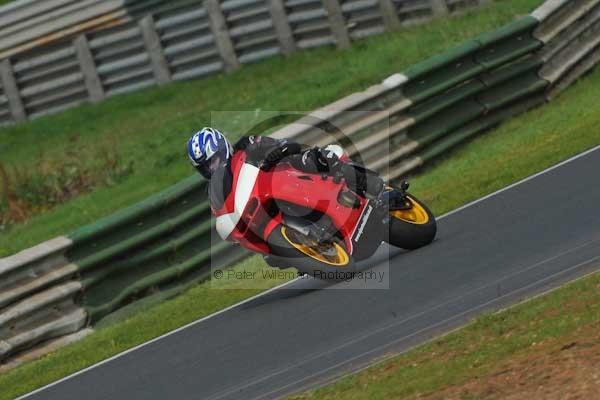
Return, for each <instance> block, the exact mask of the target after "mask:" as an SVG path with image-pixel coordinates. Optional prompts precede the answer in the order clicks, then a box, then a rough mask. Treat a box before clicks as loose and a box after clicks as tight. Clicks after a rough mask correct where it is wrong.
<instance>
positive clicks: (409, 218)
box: [390, 196, 429, 225]
mask: <svg viewBox="0 0 600 400" xmlns="http://www.w3.org/2000/svg"><path fill="white" fill-rule="evenodd" d="M406 199H407V200H408V201H409V202H410V205H411V207H410V208H409V209H407V210H395V211H390V215H391V216H392V217H394V218H398V219H399V220H402V221H404V222H408V223H409V224H414V225H425V224H426V223H427V222H429V214H428V213H427V211H426V210H425V209H424V208H423V206H421V205H420V204H419V203H417V202H416V201H415V200H414V199H413V198H411V197H410V196H406Z"/></svg>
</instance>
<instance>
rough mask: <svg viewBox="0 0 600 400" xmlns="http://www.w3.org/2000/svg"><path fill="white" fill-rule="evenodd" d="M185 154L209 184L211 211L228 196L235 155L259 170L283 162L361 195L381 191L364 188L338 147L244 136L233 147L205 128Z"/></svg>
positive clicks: (189, 142)
mask: <svg viewBox="0 0 600 400" xmlns="http://www.w3.org/2000/svg"><path fill="white" fill-rule="evenodd" d="M187 151H188V156H189V158H190V161H191V163H192V165H193V166H194V168H195V169H196V170H197V171H198V172H199V173H200V174H201V175H202V176H203V177H205V178H206V179H208V180H209V181H210V184H209V189H208V192H209V198H210V202H211V205H212V206H213V207H214V209H220V208H221V207H222V206H223V204H224V202H225V199H226V198H227V196H228V195H229V193H230V192H231V189H232V187H231V186H232V183H233V175H232V171H231V159H232V158H233V155H234V153H235V152H238V151H243V152H245V153H246V162H247V163H250V164H252V165H255V166H256V167H260V168H261V169H262V170H269V169H271V168H273V167H274V166H275V165H277V164H278V163H279V162H281V161H283V160H284V159H285V161H288V162H289V163H290V164H291V165H292V166H293V167H294V168H296V169H298V170H300V171H304V172H307V173H322V174H325V175H328V176H334V177H336V179H340V178H341V177H344V178H345V179H346V180H347V181H350V182H354V185H353V186H354V188H353V190H355V191H356V192H357V193H359V194H361V195H364V194H365V192H371V191H377V190H379V189H380V188H379V186H380V184H379V183H376V186H377V187H376V188H375V189H373V188H367V186H371V185H367V183H368V182H367V179H366V175H365V176H361V175H363V174H357V173H356V168H354V167H350V165H349V164H347V162H346V161H347V160H348V158H347V156H346V155H344V152H343V149H342V148H341V147H340V146H338V145H329V146H327V147H325V148H319V147H309V146H306V145H301V144H299V143H296V142H293V141H289V140H287V139H274V138H271V137H268V136H244V137H242V138H241V139H240V140H238V141H237V142H236V143H235V144H234V145H233V146H232V145H231V143H230V142H229V141H228V140H227V138H226V137H225V135H223V134H222V133H221V132H219V131H218V130H217V129H215V128H211V127H205V128H202V130H200V131H199V132H197V133H195V134H194V135H193V136H192V137H191V138H190V139H189V140H188V143H187ZM361 192H362V193H361Z"/></svg>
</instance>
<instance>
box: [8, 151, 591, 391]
mask: <svg viewBox="0 0 600 400" xmlns="http://www.w3.org/2000/svg"><path fill="white" fill-rule="evenodd" d="M598 150H600V145H598V146H596V147H593V148H591V149H588V150H586V151H584V152H583V153H579V154H576V155H574V156H573V157H571V158H568V159H566V160H564V161H561V162H559V163H558V164H555V165H552V166H551V167H548V168H546V169H544V170H542V171H540V172H537V173H535V174H533V175H531V176H528V177H526V178H523V179H521V180H520V181H517V182H515V183H513V184H510V185H508V186H506V187H504V188H502V189H499V190H497V191H495V192H492V193H490V194H488V195H485V196H483V197H480V198H479V199H477V200H473V201H471V202H469V203H467V204H465V205H463V206H460V207H458V208H456V209H454V210H452V211H449V212H447V213H446V214H444V215H441V216H440V217H438V218H436V220H438V221H439V220H441V219H444V218H446V217H448V216H450V215H453V214H456V213H458V212H459V211H462V210H464V209H465V208H468V207H471V206H473V205H475V204H477V203H480V202H482V201H485V200H487V199H489V198H490V197H493V196H496V195H498V194H500V193H502V192H505V191H507V190H510V189H512V188H514V187H516V186H518V185H521V184H523V183H525V182H528V181H530V180H532V179H535V178H537V177H538V176H540V175H544V174H546V173H548V172H550V171H553V170H555V169H557V168H560V167H562V166H563V165H565V164H568V163H571V162H573V161H575V160H577V159H579V158H582V157H585V156H587V155H588V154H590V153H593V152H595V151H598ZM299 279H300V278H295V279H293V280H291V281H288V282H286V283H284V284H282V285H279V286H275V287H273V288H271V289H269V290H266V291H264V292H262V293H258V294H257V295H255V296H252V297H249V298H247V299H245V300H242V301H240V302H239V303H236V304H232V305H230V306H228V307H226V308H224V309H222V310H219V311H217V312H215V313H213V314H210V315H207V316H205V317H202V318H200V319H198V320H196V321H192V322H190V323H188V324H186V325H184V326H182V327H179V328H177V329H175V330H172V331H170V332H167V333H164V334H162V335H161V336H158V337H155V338H154V339H151V340H149V341H147V342H144V343H141V344H139V345H137V346H135V347H132V348H130V349H127V350H125V351H123V352H121V353H118V354H115V355H114V356H112V357H109V358H107V359H106V360H102V361H100V362H98V363H96V364H93V365H90V366H89V367H86V368H84V369H82V370H80V371H77V372H74V373H72V374H71V375H68V376H66V377H64V378H61V379H59V380H57V381H55V382H52V383H49V384H47V385H45V386H42V387H41V388H38V389H36V390H34V391H32V392H29V393H27V394H24V395H23V396H20V397H17V398H16V399H15V400H23V399H25V398H27V397H29V396H33V395H34V394H37V393H40V392H42V391H44V390H46V389H49V388H51V387H53V386H56V385H58V384H60V383H62V382H64V381H67V380H69V379H71V378H74V377H76V376H78V375H81V374H83V373H85V372H87V371H90V370H92V369H94V368H96V367H99V366H101V365H104V364H106V363H108V362H110V361H112V360H115V359H117V358H119V357H122V356H124V355H126V354H129V353H131V352H134V351H136V350H138V349H140V348H142V347H144V346H146V345H149V344H151V343H154V342H157V341H159V340H162V339H164V338H166V337H167V336H170V335H173V334H175V333H178V332H180V331H182V330H184V329H187V328H189V327H191V326H193V325H196V324H199V323H201V322H204V321H206V320H207V319H210V318H212V317H215V316H217V315H220V314H223V313H226V312H227V311H230V310H232V309H234V308H236V307H239V306H241V305H243V304H245V303H248V302H250V301H252V300H255V299H257V298H259V297H261V296H265V295H267V294H268V293H271V292H274V291H276V290H278V289H282V288H283V287H284V286H287V285H290V284H292V283H293V282H296V281H297V280H299Z"/></svg>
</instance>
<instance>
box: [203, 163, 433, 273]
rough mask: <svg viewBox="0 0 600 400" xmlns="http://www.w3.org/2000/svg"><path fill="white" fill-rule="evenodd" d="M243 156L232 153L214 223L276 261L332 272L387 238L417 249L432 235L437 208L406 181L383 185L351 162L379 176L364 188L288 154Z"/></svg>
mask: <svg viewBox="0 0 600 400" xmlns="http://www.w3.org/2000/svg"><path fill="white" fill-rule="evenodd" d="M246 161H247V160H246V154H245V153H244V152H238V153H236V154H235V155H234V157H233V159H232V162H231V170H232V174H233V183H232V188H233V189H232V191H231V193H230V194H229V195H228V197H227V198H226V199H225V202H224V205H223V207H222V208H221V209H219V210H213V212H214V213H215V215H216V229H217V232H218V233H219V235H220V236H221V237H222V238H223V239H227V240H231V241H235V242H238V243H239V244H241V245H242V246H243V247H245V248H247V249H249V250H251V251H253V252H258V253H261V254H263V255H264V256H265V260H266V261H267V263H268V264H269V265H271V266H274V267H278V268H288V267H294V268H297V269H298V270H299V271H300V272H302V273H308V274H311V275H313V276H318V277H322V276H329V275H330V274H331V273H335V272H336V271H344V272H346V271H354V270H355V262H356V261H359V260H363V259H366V258H368V257H369V256H371V255H372V254H373V253H374V252H375V251H376V250H377V248H378V247H379V246H380V244H381V243H382V242H384V241H385V242H388V243H390V244H392V245H394V246H397V247H401V248H404V249H416V248H419V247H422V246H425V245H427V244H429V243H431V242H432V241H433V239H434V237H435V234H436V221H435V218H434V216H433V214H432V213H431V212H430V211H429V209H428V208H427V207H426V206H425V205H424V204H423V203H421V202H420V201H419V200H417V199H416V198H415V197H414V196H413V195H410V194H408V193H407V189H408V184H406V183H403V184H402V185H401V186H400V187H393V186H390V185H384V184H383V181H381V178H379V177H378V176H377V175H376V174H375V173H374V172H372V171H369V170H367V169H365V168H363V167H362V166H360V165H358V164H354V163H352V162H346V165H347V166H350V167H351V168H352V169H354V170H355V171H356V173H357V176H358V174H363V176H365V174H366V176H367V178H368V179H371V181H374V182H377V180H379V182H381V190H380V191H379V193H377V194H376V195H373V194H371V195H367V194H366V193H363V195H359V194H357V190H356V187H352V186H353V183H352V182H351V181H352V180H351V179H348V178H347V177H346V178H341V177H340V176H327V175H321V174H318V173H315V174H311V173H306V172H302V171H300V170H297V169H295V168H293V167H292V166H291V165H289V164H288V163H286V162H281V163H279V164H278V165H277V166H275V167H274V168H272V169H270V170H264V169H261V168H260V166H256V165H252V164H251V163H248V162H246ZM346 169H348V167H346ZM346 175H347V174H346ZM353 189H354V190H353ZM358 193H360V191H358Z"/></svg>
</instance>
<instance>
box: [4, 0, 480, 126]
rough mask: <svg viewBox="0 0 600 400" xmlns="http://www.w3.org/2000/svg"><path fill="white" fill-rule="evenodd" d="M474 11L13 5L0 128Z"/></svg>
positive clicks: (289, 1) (63, 0)
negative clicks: (82, 105)
mask: <svg viewBox="0 0 600 400" xmlns="http://www.w3.org/2000/svg"><path fill="white" fill-rule="evenodd" d="M483 1H484V0H475V1H469V2H460V1H459V2H456V1H452V0H447V1H446V0H397V1H392V0H351V1H350V0H341V1H340V0H225V1H222V0H204V1H202V0H180V1H177V2H172V1H167V0H152V1H150V0H103V1H100V0H85V1H74V0H47V1H30V0H22V1H17V2H15V3H11V4H9V5H7V6H5V7H3V8H0V60H1V61H0V76H1V77H2V79H1V82H0V87H1V89H0V125H3V124H10V123H16V122H22V121H25V120H27V119H33V118H37V117H40V116H43V115H48V114H53V113H56V112H60V111H62V110H65V109H68V108H71V107H74V106H77V105H80V104H82V103H84V102H93V103H94V102H98V101H101V100H103V99H104V98H106V97H109V96H113V95H116V94H120V93H127V92H133V91H136V90H140V89H143V88H146V87H149V86H153V85H162V84H165V83H167V82H170V81H172V80H175V81H178V80H185V79H197V78H201V77H205V76H209V75H212V74H216V73H219V72H228V71H233V70H236V69H238V68H240V67H241V66H242V65H244V64H248V63H254V62H258V61H260V60H263V59H266V58H269V57H273V56H275V55H278V54H291V53H292V52H294V51H295V50H297V49H303V48H310V47H316V46H323V45H331V44H334V45H337V46H338V47H340V48H343V47H348V46H349V45H350V43H351V41H352V40H356V39H359V38H362V37H365V36H369V35H374V34H379V33H382V32H383V31H384V30H385V29H396V28H398V27H400V26H402V25H409V24H414V23H419V22H423V21H426V20H427V19H430V18H432V17H434V16H436V15H444V14H449V13H450V14H452V13H457V12H459V11H461V10H463V9H465V8H468V7H472V6H473V5H477V4H479V2H483ZM463 3H464V4H463ZM101 28H102V29H101Z"/></svg>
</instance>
